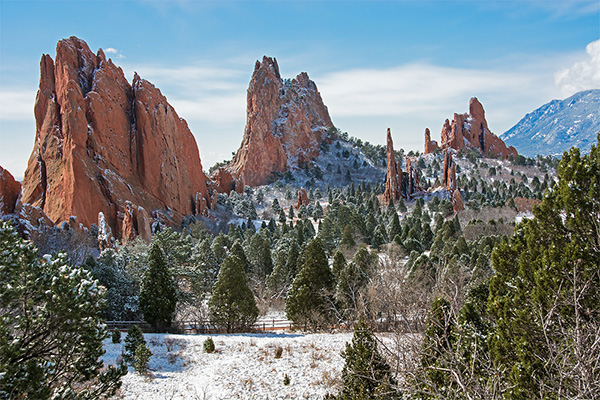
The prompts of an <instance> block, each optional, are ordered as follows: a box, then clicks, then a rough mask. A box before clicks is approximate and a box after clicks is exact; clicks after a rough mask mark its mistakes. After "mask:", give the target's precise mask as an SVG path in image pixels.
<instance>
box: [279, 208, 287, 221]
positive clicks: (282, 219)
mask: <svg viewBox="0 0 600 400" xmlns="http://www.w3.org/2000/svg"><path fill="white" fill-rule="evenodd" d="M286 220H287V218H286V216H285V212H284V211H283V209H281V210H280V211H279V222H280V223H282V224H285V221H286Z"/></svg>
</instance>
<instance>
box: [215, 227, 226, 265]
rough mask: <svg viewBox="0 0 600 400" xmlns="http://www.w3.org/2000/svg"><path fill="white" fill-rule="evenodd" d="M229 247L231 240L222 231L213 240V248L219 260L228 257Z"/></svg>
mask: <svg viewBox="0 0 600 400" xmlns="http://www.w3.org/2000/svg"><path fill="white" fill-rule="evenodd" d="M228 247H229V240H228V238H227V237H225V235H223V233H222V232H221V233H220V234H219V236H217V237H216V238H215V239H214V240H213V242H212V249H213V252H214V253H215V257H217V260H224V259H225V257H227V248H228Z"/></svg>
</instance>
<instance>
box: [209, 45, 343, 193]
mask: <svg viewBox="0 0 600 400" xmlns="http://www.w3.org/2000/svg"><path fill="white" fill-rule="evenodd" d="M332 125H333V124H332V123H331V118H330V117H329V112H328V111H327V107H326V106H325V105H324V104H323V100H322V99H321V94H320V93H319V91H318V90H317V85H315V83H314V82H313V81H311V80H310V79H309V78H308V75H307V74H306V73H305V72H302V73H301V74H300V75H298V76H297V77H296V78H294V79H292V80H289V79H286V80H283V79H281V76H280V74H279V66H278V65H277V60H276V59H274V58H270V57H267V56H265V57H263V59H262V62H260V61H257V62H256V65H255V67H254V73H253V74H252V79H251V80H250V85H249V87H248V94H247V106H246V128H245V129H244V136H243V139H242V144H241V145H240V148H239V149H238V151H237V152H236V154H235V156H234V158H233V160H232V162H231V163H230V164H229V166H228V167H227V170H228V172H229V173H230V174H231V175H232V178H233V182H225V181H223V182H222V186H223V187H221V188H220V190H222V191H226V189H229V188H230V187H231V186H233V187H234V188H235V190H236V191H238V192H240V191H242V190H243V185H248V186H258V185H263V184H266V183H268V182H269V181H271V180H273V179H274V178H275V177H276V176H278V175H280V174H283V173H284V172H286V171H287V170H289V169H293V168H297V167H298V166H299V165H302V164H304V163H305V162H307V161H310V160H311V159H312V158H313V157H316V156H318V155H319V151H320V144H321V141H322V140H323V139H324V138H325V136H326V133H327V130H328V129H329V128H330V127H331V126H332ZM218 174H219V175H220V178H222V177H224V176H225V174H224V173H223V172H218Z"/></svg>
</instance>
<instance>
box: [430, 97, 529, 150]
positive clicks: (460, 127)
mask: <svg viewBox="0 0 600 400" xmlns="http://www.w3.org/2000/svg"><path fill="white" fill-rule="evenodd" d="M434 143H435V142H434ZM431 146H432V144H431V138H430V135H428V131H427V130H426V131H425V153H428V152H430V151H428V149H431ZM441 148H442V149H447V148H451V149H455V150H460V149H463V148H471V149H477V150H478V151H480V152H481V153H482V154H483V155H485V156H487V155H493V156H496V157H504V158H506V157H508V156H510V155H517V150H516V149H515V148H514V147H513V146H510V147H507V146H506V144H505V143H504V142H503V141H502V139H500V138H499V137H498V136H496V135H494V134H493V133H492V132H491V131H490V129H489V128H488V125H487V120H486V119H485V111H484V109H483V106H482V105H481V103H480V102H479V100H477V98H476V97H473V98H471V101H470V102H469V112H468V113H466V114H454V119H453V120H452V123H450V121H448V120H446V121H445V122H444V126H443V127H442V133H441Z"/></svg>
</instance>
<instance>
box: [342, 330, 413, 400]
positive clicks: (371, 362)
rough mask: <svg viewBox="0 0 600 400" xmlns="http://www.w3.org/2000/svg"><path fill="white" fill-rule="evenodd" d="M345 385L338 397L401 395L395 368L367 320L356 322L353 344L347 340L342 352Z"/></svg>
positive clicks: (384, 399) (366, 399) (390, 399)
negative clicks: (381, 351)
mask: <svg viewBox="0 0 600 400" xmlns="http://www.w3.org/2000/svg"><path fill="white" fill-rule="evenodd" d="M342 357H343V358H344V361H345V363H344V369H343V370H342V381H343V386H342V390H341V392H340V393H339V395H338V396H337V397H336V398H337V399H338V400H371V399H373V400H394V399H398V400H399V399H401V398H402V395H401V394H400V392H399V391H398V388H397V384H396V381H395V380H394V378H393V376H392V372H391V368H390V366H389V364H388V363H387V361H386V359H385V357H384V356H383V355H381V353H380V352H379V349H378V346H377V340H376V339H375V336H374V335H373V333H372V332H371V331H370V330H369V329H368V328H367V326H366V324H365V323H364V321H362V320H361V321H359V323H358V324H356V325H355V326H354V336H353V337H352V344H350V343H346V350H345V351H344V352H343V353H342Z"/></svg>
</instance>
